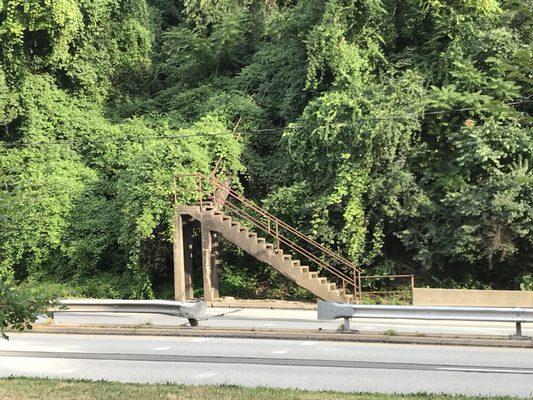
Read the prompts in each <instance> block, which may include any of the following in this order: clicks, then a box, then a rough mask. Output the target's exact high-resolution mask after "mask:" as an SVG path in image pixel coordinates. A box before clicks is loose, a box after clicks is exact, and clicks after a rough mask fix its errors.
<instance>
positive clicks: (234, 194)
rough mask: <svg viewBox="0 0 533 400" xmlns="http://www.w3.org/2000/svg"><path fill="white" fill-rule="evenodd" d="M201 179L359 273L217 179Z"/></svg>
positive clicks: (339, 256) (344, 259) (353, 266)
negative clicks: (208, 181) (206, 180)
mask: <svg viewBox="0 0 533 400" xmlns="http://www.w3.org/2000/svg"><path fill="white" fill-rule="evenodd" d="M200 175H201V174H200ZM202 177H203V178H204V179H208V180H210V181H211V182H210V183H211V184H212V185H213V186H216V187H217V188H218V189H221V190H223V191H226V192H227V193H228V194H229V195H231V196H232V197H233V198H235V199H237V200H239V201H240V202H242V203H244V204H245V205H247V206H249V207H250V208H252V209H254V211H256V212H258V213H260V214H262V215H263V216H265V217H267V218H268V219H271V220H273V221H274V222H276V223H278V225H279V226H282V227H283V228H285V229H287V230H288V231H289V232H291V233H292V234H294V235H295V236H298V237H299V238H300V239H302V240H304V241H306V242H308V243H309V244H312V245H313V246H315V247H317V248H318V249H319V250H321V251H323V252H324V253H326V254H327V255H329V256H331V257H333V258H335V259H336V260H337V261H339V262H341V263H342V264H345V265H346V266H349V267H350V268H352V269H354V270H356V271H358V272H360V270H359V268H357V267H356V266H355V264H354V263H353V262H351V261H349V260H347V259H346V258H344V257H342V256H341V255H339V254H338V253H336V252H334V251H333V250H331V249H329V248H327V247H325V246H324V245H322V244H320V243H318V242H317V241H315V240H313V239H312V238H310V237H308V236H306V235H305V234H303V233H302V232H300V231H299V230H297V229H296V228H294V227H292V226H291V225H289V224H288V223H286V222H284V221H283V220H281V219H279V218H278V217H276V216H274V215H272V214H270V213H269V212H268V211H266V210H265V209H263V208H261V207H259V206H258V205H256V204H255V203H253V202H252V201H250V200H249V199H247V198H245V197H244V196H242V195H240V194H239V193H237V192H235V191H234V190H233V189H231V188H228V187H225V186H224V185H223V184H222V183H221V182H220V181H218V180H217V179H215V178H213V177H211V178H207V177H205V176H203V175H202Z"/></svg>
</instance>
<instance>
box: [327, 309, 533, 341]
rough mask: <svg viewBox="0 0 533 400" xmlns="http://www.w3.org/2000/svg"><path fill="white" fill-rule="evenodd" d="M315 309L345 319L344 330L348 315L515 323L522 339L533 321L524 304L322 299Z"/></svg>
mask: <svg viewBox="0 0 533 400" xmlns="http://www.w3.org/2000/svg"><path fill="white" fill-rule="evenodd" d="M317 310H318V319H338V318H344V330H345V331H349V329H350V318H388V319H420V320H447V321H487V322H514V323H515V327H516V335H515V337H516V338H518V339H521V338H523V336H522V324H523V323H526V322H533V308H523V307H509V308H503V307H440V306H388V305H358V304H346V303H335V302H332V301H321V302H319V303H318V307H317Z"/></svg>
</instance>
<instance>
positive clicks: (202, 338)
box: [191, 337, 209, 343]
mask: <svg viewBox="0 0 533 400" xmlns="http://www.w3.org/2000/svg"><path fill="white" fill-rule="evenodd" d="M208 340H209V339H207V338H205V337H199V338H194V339H192V340H191V342H193V343H201V342H207V341H208Z"/></svg>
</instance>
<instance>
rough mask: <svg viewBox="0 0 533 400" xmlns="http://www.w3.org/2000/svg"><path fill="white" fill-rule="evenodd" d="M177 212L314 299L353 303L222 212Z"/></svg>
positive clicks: (189, 209)
mask: <svg viewBox="0 0 533 400" xmlns="http://www.w3.org/2000/svg"><path fill="white" fill-rule="evenodd" d="M178 212H179V213H180V214H181V215H189V216H190V217H192V218H194V219H196V220H198V221H200V223H201V224H202V226H203V227H204V228H206V229H209V230H210V231H214V232H217V233H219V234H220V235H221V236H222V237H224V238H225V239H226V240H228V241H229V242H231V243H233V244H234V245H235V246H237V247H239V248H241V249H242V250H244V251H245V252H247V253H248V254H250V255H252V256H253V257H255V258H256V259H258V260H260V261H262V262H265V263H267V264H268V265H270V266H272V267H273V268H274V269H276V270H277V271H278V272H280V273H281V274H283V275H284V276H286V277H287V278H289V279H291V280H292V281H294V282H296V284H298V285H299V286H301V287H303V288H305V289H307V290H309V291H310V292H311V293H313V294H314V295H316V296H317V297H319V298H321V299H323V300H330V301H338V302H352V301H353V296H352V295H350V294H346V293H345V292H344V290H343V289H342V288H339V287H337V285H336V284H335V283H333V282H331V281H328V279H327V278H325V277H321V276H319V275H318V272H317V271H311V270H310V269H309V266H306V265H300V261H299V260H296V259H293V257H292V255H290V254H283V251H282V250H280V249H275V247H274V245H273V244H272V243H269V242H267V240H266V239H265V238H263V237H258V236H257V233H255V232H251V231H250V230H249V229H248V228H246V227H244V226H242V225H241V224H240V223H239V222H238V221H235V220H234V219H233V218H232V217H230V216H228V215H226V214H224V213H223V212H222V211H220V210H216V209H214V208H213V207H212V206H207V207H206V206H203V207H200V206H183V207H180V208H178Z"/></svg>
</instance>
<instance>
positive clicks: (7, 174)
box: [0, 0, 533, 298]
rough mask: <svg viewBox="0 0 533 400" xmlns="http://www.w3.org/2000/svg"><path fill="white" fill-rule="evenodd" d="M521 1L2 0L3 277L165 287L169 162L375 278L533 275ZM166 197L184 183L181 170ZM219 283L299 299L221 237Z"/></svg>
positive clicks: (502, 279)
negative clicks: (233, 184)
mask: <svg viewBox="0 0 533 400" xmlns="http://www.w3.org/2000/svg"><path fill="white" fill-rule="evenodd" d="M532 13H533V1H532V0H500V1H497V0H456V1H444V0H427V1H423V0H381V1H380V0H300V1H297V0H98V1H97V0H50V1H42V0H0V277H1V279H2V280H4V281H7V282H17V283H26V284H30V285H36V284H38V283H41V284H48V283H54V284H56V283H60V284H61V285H62V287H63V288H64V290H66V291H69V292H70V294H72V293H74V294H81V295H89V296H102V297H124V298H138V297H151V296H168V294H169V290H170V284H171V266H172V260H171V257H172V246H171V238H172V232H171V231H172V198H173V195H172V176H173V175H174V174H176V173H180V172H202V173H208V172H209V171H210V170H211V169H212V167H213V165H214V164H215V163H216V162H217V160H218V159H219V158H222V160H223V161H222V163H221V166H222V172H221V174H222V175H228V174H231V175H234V176H238V177H239V179H240V188H241V190H243V191H244V193H245V194H246V195H247V196H248V197H250V198H252V199H254V200H255V201H256V202H258V203H260V204H262V205H263V206H265V207H267V208H268V209H269V210H270V211H271V212H272V213H274V214H276V215H278V216H279V217H281V218H282V219H285V220H286V221H287V222H290V223H291V224H294V225H295V226H297V227H298V228H299V229H301V230H302V231H304V232H306V233H308V234H309V235H310V236H312V237H314V238H316V239H317V240H319V241H320V242H322V243H325V244H327V245H329V246H331V247H333V248H335V249H338V250H339V251H341V252H342V253H344V255H345V256H347V257H349V258H350V259H353V260H355V261H356V262H357V264H358V265H360V266H361V268H362V269H363V270H364V271H365V272H367V273H371V274H387V273H414V274H416V276H417V280H418V282H419V283H420V284H424V285H439V286H442V287H475V288H495V289H497V288H508V289H520V288H522V289H533V156H532V154H533V152H532V150H533V131H532V127H531V111H532V110H533V105H532V102H533V91H532V82H533V67H532V66H533V63H532V54H533V47H532V46H533V45H532V44H533V25H532V21H533V17H532V15H533V14H532ZM179 189H180V190H179V191H178V192H179V193H178V194H179V199H178V200H179V201H180V202H181V203H183V204H185V203H188V202H190V201H192V200H193V198H194V196H195V192H194V190H193V189H192V187H190V186H183V187H180V188H179ZM224 260H225V261H224V265H223V269H222V285H223V287H222V289H223V292H224V290H225V291H226V292H227V294H237V295H243V296H250V297H251V296H256V295H257V296H285V297H287V296H288V297H293V298H294V297H301V296H302V295H303V294H302V293H301V291H298V290H297V289H296V288H295V287H292V286H290V285H287V284H286V282H285V281H284V278H282V277H280V276H278V275H277V274H276V273H275V272H274V271H271V270H269V269H267V268H266V267H264V266H261V265H259V264H257V263H255V262H254V261H253V260H250V259H248V258H246V257H244V256H243V255H242V254H240V253H239V252H238V251H237V250H236V249H233V248H231V247H226V248H225V250H224Z"/></svg>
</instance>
